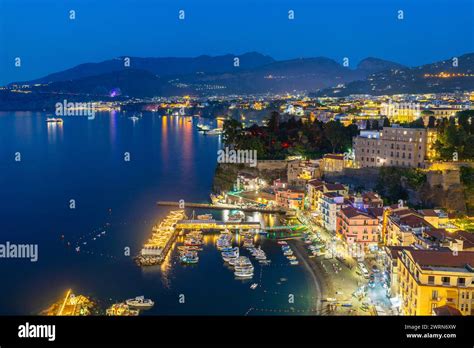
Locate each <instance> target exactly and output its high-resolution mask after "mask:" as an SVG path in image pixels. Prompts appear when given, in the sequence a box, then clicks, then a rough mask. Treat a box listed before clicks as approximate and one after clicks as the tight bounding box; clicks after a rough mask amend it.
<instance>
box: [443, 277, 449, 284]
mask: <svg viewBox="0 0 474 348" xmlns="http://www.w3.org/2000/svg"><path fill="white" fill-rule="evenodd" d="M441 282H442V283H443V285H451V279H450V278H449V277H441Z"/></svg>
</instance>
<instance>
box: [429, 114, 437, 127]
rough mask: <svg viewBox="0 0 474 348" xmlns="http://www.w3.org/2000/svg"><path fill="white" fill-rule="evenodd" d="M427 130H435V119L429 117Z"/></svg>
mask: <svg viewBox="0 0 474 348" xmlns="http://www.w3.org/2000/svg"><path fill="white" fill-rule="evenodd" d="M428 128H436V117H434V116H430V118H429V120H428Z"/></svg>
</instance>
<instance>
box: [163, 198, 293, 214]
mask: <svg viewBox="0 0 474 348" xmlns="http://www.w3.org/2000/svg"><path fill="white" fill-rule="evenodd" d="M156 204H157V205H159V206H167V207H179V208H181V209H184V208H200V209H217V210H242V211H245V212H247V213H253V212H259V213H265V214H286V212H287V211H288V210H286V209H284V208H281V207H274V208H258V207H241V206H239V205H235V204H212V203H193V202H185V203H180V202H172V201H158V202H157V203H156Z"/></svg>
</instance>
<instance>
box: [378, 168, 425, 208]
mask: <svg viewBox="0 0 474 348" xmlns="http://www.w3.org/2000/svg"><path fill="white" fill-rule="evenodd" d="M425 182H426V174H425V173H423V171H421V170H419V169H413V168H399V167H381V168H380V171H379V176H378V179H377V184H376V186H375V190H376V191H377V192H378V193H379V194H380V195H381V196H382V197H383V199H384V203H385V204H393V203H397V202H398V200H400V199H402V200H407V199H408V190H409V189H413V190H417V189H419V188H420V187H421V186H422V185H423V184H424V183H425Z"/></svg>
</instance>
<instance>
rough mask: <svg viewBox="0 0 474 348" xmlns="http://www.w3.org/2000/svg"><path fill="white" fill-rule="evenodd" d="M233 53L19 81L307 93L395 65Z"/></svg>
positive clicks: (63, 87) (117, 64)
mask: <svg viewBox="0 0 474 348" xmlns="http://www.w3.org/2000/svg"><path fill="white" fill-rule="evenodd" d="M235 57H236V56H234V55H231V54H229V55H225V56H218V57H210V56H200V57H196V58H137V57H132V58H131V66H130V67H129V68H125V67H124V66H123V60H122V58H117V59H113V60H107V61H105V62H102V63H88V64H82V65H78V66H76V67H74V68H72V69H68V70H65V71H62V72H58V73H55V74H51V75H48V76H46V77H43V78H41V79H38V80H34V81H29V82H22V83H21V84H33V83H43V84H46V83H47V84H48V85H47V86H40V87H35V88H34V91H36V92H38V93H48V92H49V93H66V94H67V93H73V94H77V93H80V94H87V95H97V96H105V95H108V93H109V92H110V90H112V89H114V88H120V90H121V92H122V94H123V95H126V96H130V97H147V96H157V95H160V96H169V95H183V94H193V95H206V94H213V95H216V94H247V93H286V92H293V91H298V92H307V91H314V90H318V89H323V88H327V87H331V86H337V85H339V84H345V83H349V82H352V81H355V80H360V79H364V78H366V77H367V75H368V74H369V73H372V72H375V71H379V70H380V69H386V68H388V67H394V66H396V67H399V66H400V65H399V64H396V63H392V62H388V61H384V60H381V59H375V58H368V59H365V60H363V61H362V62H361V63H360V64H359V66H358V67H357V69H355V70H352V69H349V68H346V67H343V66H342V65H341V64H339V63H337V62H335V61H334V60H332V59H329V58H324V57H317V58H301V59H291V60H284V61H275V60H274V59H273V58H271V57H268V56H265V55H262V54H260V53H255V52H252V53H246V54H243V55H241V56H237V57H238V58H239V65H238V66H235V65H234V59H235Z"/></svg>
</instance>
